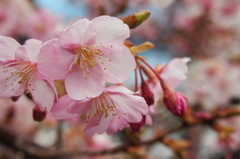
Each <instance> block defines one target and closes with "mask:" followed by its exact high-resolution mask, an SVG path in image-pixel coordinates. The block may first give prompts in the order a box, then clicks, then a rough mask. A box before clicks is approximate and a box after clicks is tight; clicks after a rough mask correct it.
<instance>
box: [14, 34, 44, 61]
mask: <svg viewBox="0 0 240 159" xmlns="http://www.w3.org/2000/svg"><path fill="white" fill-rule="evenodd" d="M41 45H42V42H41V41H39V40H36V39H30V40H27V41H26V42H25V44H24V45H22V46H20V47H18V49H17V51H16V54H15V59H16V60H17V61H19V62H22V63H24V62H31V63H38V62H37V55H38V54H39V51H40V48H41Z"/></svg>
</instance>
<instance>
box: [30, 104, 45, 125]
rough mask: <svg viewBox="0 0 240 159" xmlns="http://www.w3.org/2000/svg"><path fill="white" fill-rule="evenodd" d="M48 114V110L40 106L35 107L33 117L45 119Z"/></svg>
mask: <svg viewBox="0 0 240 159" xmlns="http://www.w3.org/2000/svg"><path fill="white" fill-rule="evenodd" d="M46 115H47V112H46V110H44V111H42V110H41V109H40V108H39V107H38V106H35V107H34V109H33V119H34V120H35V121H39V122H40V121H43V120H44V119H45V117H46Z"/></svg>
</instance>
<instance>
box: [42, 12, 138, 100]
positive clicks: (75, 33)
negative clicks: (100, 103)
mask: <svg viewBox="0 0 240 159" xmlns="http://www.w3.org/2000/svg"><path fill="white" fill-rule="evenodd" d="M128 37H129V28H128V26H127V25H126V24H123V22H122V21H121V20H119V19H118V18H114V17H110V16H100V17H97V18H94V19H93V20H92V21H89V20H88V19H81V20H79V21H77V22H76V23H74V24H73V25H71V26H70V27H68V28H67V29H65V30H64V31H62V32H61V33H60V35H59V39H53V40H50V41H49V42H47V43H46V44H44V45H43V47H42V49H41V51H40V54H39V56H38V60H39V63H40V64H39V65H38V69H39V71H40V72H41V73H42V74H44V75H46V76H47V77H49V78H52V79H55V80H58V79H65V86H66V90H67V93H68V94H69V96H70V97H71V98H73V99H76V100H82V99H84V98H86V97H96V96H98V95H100V94H101V93H102V92H103V90H104V87H103V85H104V84H105V82H112V83H119V82H123V81H124V80H126V79H127V78H128V77H129V74H130V71H132V70H133V69H134V68H135V67H136V64H135V60H134V58H133V55H132V54H131V52H130V51H129V49H127V47H125V46H124V45H123V43H124V41H125V40H126V39H127V38H128Z"/></svg>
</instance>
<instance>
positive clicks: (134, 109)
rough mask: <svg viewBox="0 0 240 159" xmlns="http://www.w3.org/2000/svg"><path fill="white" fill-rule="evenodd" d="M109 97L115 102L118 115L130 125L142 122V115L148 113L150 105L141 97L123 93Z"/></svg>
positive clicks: (112, 94)
mask: <svg viewBox="0 0 240 159" xmlns="http://www.w3.org/2000/svg"><path fill="white" fill-rule="evenodd" d="M109 96H110V97H111V99H112V100H113V101H114V104H115V106H116V110H117V112H118V115H119V116H120V117H123V118H125V119H126V120H127V121H128V122H130V123H138V122H140V121H141V120H142V115H146V114H147V112H148V105H147V103H146V101H145V100H144V99H143V98H142V97H140V96H134V95H126V94H123V93H111V94H109Z"/></svg>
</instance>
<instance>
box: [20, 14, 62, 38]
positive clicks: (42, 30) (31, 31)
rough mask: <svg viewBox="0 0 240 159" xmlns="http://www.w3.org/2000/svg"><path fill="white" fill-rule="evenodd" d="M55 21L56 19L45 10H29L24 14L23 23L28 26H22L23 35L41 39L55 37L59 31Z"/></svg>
mask: <svg viewBox="0 0 240 159" xmlns="http://www.w3.org/2000/svg"><path fill="white" fill-rule="evenodd" d="M57 22H58V19H57V18H56V17H54V16H52V15H51V14H50V13H49V12H47V11H46V10H38V11H35V10H34V11H31V12H30V13H28V14H27V15H26V21H25V25H27V26H28V27H25V28H24V34H23V35H25V36H28V37H30V38H36V39H39V40H42V41H46V40H50V39H52V38H56V37H57V34H58V33H59V32H60V30H59V27H58V25H57V24H58V23H57Z"/></svg>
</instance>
